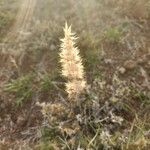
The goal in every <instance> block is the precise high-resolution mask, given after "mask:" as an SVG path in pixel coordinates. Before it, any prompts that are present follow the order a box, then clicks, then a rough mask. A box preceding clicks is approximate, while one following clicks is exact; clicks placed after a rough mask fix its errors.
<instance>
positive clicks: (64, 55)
mask: <svg viewBox="0 0 150 150" xmlns="http://www.w3.org/2000/svg"><path fill="white" fill-rule="evenodd" d="M64 34H65V37H64V38H63V39H61V42H62V43H61V52H60V62H61V65H62V75H63V76H64V77H66V78H67V79H68V82H67V83H66V92H67V93H68V97H69V98H75V97H76V96H78V95H79V94H80V93H81V92H82V91H83V90H84V89H85V87H86V81H85V78H84V67H83V64H82V59H81V57H80V55H79V49H78V48H77V47H76V46H75V40H76V39H77V37H75V34H74V33H72V32H71V26H70V27H68V25H67V23H66V25H65V28H64Z"/></svg>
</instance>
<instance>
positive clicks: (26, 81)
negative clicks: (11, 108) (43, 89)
mask: <svg viewBox="0 0 150 150" xmlns="http://www.w3.org/2000/svg"><path fill="white" fill-rule="evenodd" d="M32 80H33V75H26V76H22V77H19V78H18V79H16V80H12V81H10V83H8V84H6V86H5V91H7V92H10V93H13V94H14V96H15V104H16V106H22V105H23V104H24V103H25V102H26V101H27V100H29V99H30V98H31V97H32V94H33V85H32Z"/></svg>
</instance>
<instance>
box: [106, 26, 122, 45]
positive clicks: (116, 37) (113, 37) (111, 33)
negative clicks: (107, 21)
mask: <svg viewBox="0 0 150 150" xmlns="http://www.w3.org/2000/svg"><path fill="white" fill-rule="evenodd" d="M121 36H122V31H121V30H120V29H119V28H118V27H110V28H108V29H107V30H106V31H105V37H106V38H107V39H108V40H109V41H111V42H119V41H120V39H121Z"/></svg>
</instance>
